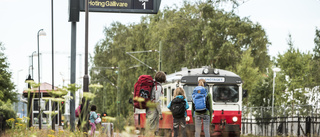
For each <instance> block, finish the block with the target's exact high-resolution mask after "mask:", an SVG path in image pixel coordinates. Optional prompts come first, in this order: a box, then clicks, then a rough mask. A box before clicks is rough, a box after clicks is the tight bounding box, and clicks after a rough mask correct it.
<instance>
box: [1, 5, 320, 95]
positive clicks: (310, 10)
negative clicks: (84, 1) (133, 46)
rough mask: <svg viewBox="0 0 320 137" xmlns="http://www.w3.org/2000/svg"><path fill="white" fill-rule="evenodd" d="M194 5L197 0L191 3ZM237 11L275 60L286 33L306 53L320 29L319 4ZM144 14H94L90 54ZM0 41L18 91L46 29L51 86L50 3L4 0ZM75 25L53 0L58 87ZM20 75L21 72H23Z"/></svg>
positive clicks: (45, 64)
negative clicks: (113, 29) (259, 30)
mask: <svg viewBox="0 0 320 137" xmlns="http://www.w3.org/2000/svg"><path fill="white" fill-rule="evenodd" d="M191 1H195V0H191ZM181 3H182V0H174V1H173V0H162V2H161V6H160V8H161V9H162V8H163V7H165V6H172V5H173V4H177V5H181ZM235 13H236V14H237V15H239V16H240V17H241V18H243V17H249V19H250V20H252V21H253V22H254V23H259V24H261V25H262V27H263V28H264V29H265V31H266V33H267V36H268V38H269V41H271V43H272V44H271V45H270V47H269V55H271V56H276V55H277V54H278V53H280V54H282V53H284V52H285V51H286V49H288V45H287V42H286V40H287V38H288V34H289V33H290V34H292V37H293V40H294V47H295V48H299V49H300V50H301V51H303V52H308V51H312V49H313V48H314V43H313V39H314V36H315V28H316V27H318V28H320V16H319V13H320V1H319V0H246V2H245V3H243V4H242V5H241V6H240V7H239V8H237V9H236V10H235ZM141 16H144V14H124V13H90V14H89V52H90V53H92V51H93V48H94V46H95V44H96V43H97V42H99V40H101V39H103V38H104V34H103V29H104V27H106V26H109V25H110V24H111V23H112V22H114V21H119V22H121V23H123V24H128V23H133V22H139V21H140V17H141ZM0 19H1V21H0V41H1V42H2V43H3V44H4V45H5V48H6V50H5V54H6V55H7V57H8V62H9V63H10V71H12V74H13V77H12V78H13V79H12V80H13V81H14V83H15V84H16V85H17V86H18V88H19V92H21V91H22V90H23V89H24V88H25V87H26V85H25V83H24V80H25V79H26V77H27V75H28V74H29V69H28V68H29V66H30V65H31V64H30V58H29V56H31V54H32V52H33V51H37V32H38V30H40V29H44V31H45V32H46V34H47V36H41V37H40V38H39V45H40V46H39V47H40V53H42V57H41V61H40V63H41V65H40V67H41V71H40V72H41V82H48V83H52V82H51V79H52V77H51V67H52V66H51V64H52V62H51V54H49V53H51V0H31V1H26V0H0ZM84 21H85V16H84V13H83V12H81V13H80V21H79V22H78V23H77V49H76V50H77V54H78V56H77V68H76V69H77V70H76V72H77V73H76V74H77V76H76V77H77V79H76V81H77V83H79V84H81V83H82V81H81V80H82V79H81V78H80V77H82V76H83V74H84V73H83V72H84V54H83V53H84V42H85V40H84V37H85V35H84V32H85V31H84V30H85V29H84V28H85V24H84ZM70 39H71V23H70V22H68V0H54V46H55V47H54V50H55V52H57V53H56V54H55V62H54V63H55V77H54V78H55V86H62V85H63V79H65V85H66V84H67V83H69V81H68V80H69V77H70V72H69V68H70V65H69V64H70V61H69V57H68V56H69V55H70V50H71V47H70V45H71V42H70ZM33 63H34V70H33V73H34V76H35V78H34V79H35V81H36V82H37V81H38V79H37V77H38V76H37V73H38V71H37V68H38V66H37V63H38V62H37V56H35V57H34V62H33ZM21 69H22V71H19V70H21Z"/></svg>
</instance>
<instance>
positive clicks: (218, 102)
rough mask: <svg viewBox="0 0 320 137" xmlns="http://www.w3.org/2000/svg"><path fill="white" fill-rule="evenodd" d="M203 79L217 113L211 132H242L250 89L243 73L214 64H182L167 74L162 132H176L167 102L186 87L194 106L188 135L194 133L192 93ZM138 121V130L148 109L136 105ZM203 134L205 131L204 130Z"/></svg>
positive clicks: (189, 102) (164, 87)
mask: <svg viewBox="0 0 320 137" xmlns="http://www.w3.org/2000/svg"><path fill="white" fill-rule="evenodd" d="M200 79H204V80H205V81H206V85H205V88H206V89H207V91H208V92H210V93H211V95H212V103H213V114H212V121H211V124H210V136H211V137H218V136H240V134H241V114H242V100H243V98H245V97H246V94H247V91H246V90H243V88H242V86H243V82H242V80H241V78H240V76H239V75H237V74H235V73H234V72H231V71H227V70H223V69H217V68H210V67H201V68H194V69H188V68H182V69H181V71H178V72H175V73H172V74H168V75H167V80H166V83H163V84H162V88H163V94H162V98H164V100H163V101H162V102H161V111H162V115H163V119H161V120H160V122H159V130H160V133H162V135H164V136H172V135H173V117H172V114H171V113H170V110H169V109H168V108H167V105H168V104H169V103H170V101H171V100H172V99H173V98H174V97H173V95H174V90H175V89H176V88H177V87H182V88H183V89H184V90H185V94H186V98H187V101H188V104H189V106H190V107H189V109H188V110H187V117H186V131H187V135H188V136H191V137H192V136H194V132H195V127H194V122H193V118H192V111H191V106H192V93H193V89H194V88H195V87H196V86H197V84H198V80H200ZM134 121H135V127H136V129H137V130H141V131H142V130H144V129H145V126H146V111H145V109H135V112H134ZM201 135H204V132H203V131H202V132H201Z"/></svg>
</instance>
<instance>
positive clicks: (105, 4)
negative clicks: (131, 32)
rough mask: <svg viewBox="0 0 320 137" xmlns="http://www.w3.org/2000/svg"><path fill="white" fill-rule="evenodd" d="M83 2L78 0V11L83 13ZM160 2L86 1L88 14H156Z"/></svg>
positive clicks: (128, 0)
mask: <svg viewBox="0 0 320 137" xmlns="http://www.w3.org/2000/svg"><path fill="white" fill-rule="evenodd" d="M85 1H86V0H80V11H85ZM160 3H161V0H88V8H89V12H115V13H144V14H157V13H158V11H159V7H160Z"/></svg>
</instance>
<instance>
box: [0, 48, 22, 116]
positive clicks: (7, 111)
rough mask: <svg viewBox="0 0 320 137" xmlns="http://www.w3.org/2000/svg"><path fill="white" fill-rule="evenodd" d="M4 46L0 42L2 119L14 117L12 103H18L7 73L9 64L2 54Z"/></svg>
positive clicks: (0, 111)
mask: <svg viewBox="0 0 320 137" xmlns="http://www.w3.org/2000/svg"><path fill="white" fill-rule="evenodd" d="M4 50H5V48H4V45H3V44H2V43H1V42H0V114H1V115H3V116H4V119H9V118H13V117H15V112H14V110H13V109H12V107H11V105H12V102H18V99H17V95H18V94H17V93H16V92H14V91H13V90H14V88H15V87H14V84H13V82H12V81H11V76H12V74H11V72H10V71H9V63H8V62H7V57H6V56H5V54H4Z"/></svg>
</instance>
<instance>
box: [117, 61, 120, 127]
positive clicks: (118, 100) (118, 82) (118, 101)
mask: <svg viewBox="0 0 320 137" xmlns="http://www.w3.org/2000/svg"><path fill="white" fill-rule="evenodd" d="M119 85H120V63H118V78H117V86H116V88H117V104H118V118H117V119H118V124H119V123H120V121H119V119H120V115H119V114H120V99H119V92H120V90H119Z"/></svg>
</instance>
